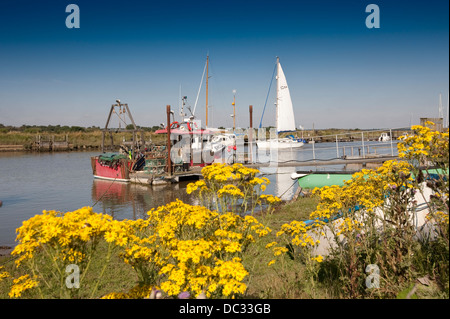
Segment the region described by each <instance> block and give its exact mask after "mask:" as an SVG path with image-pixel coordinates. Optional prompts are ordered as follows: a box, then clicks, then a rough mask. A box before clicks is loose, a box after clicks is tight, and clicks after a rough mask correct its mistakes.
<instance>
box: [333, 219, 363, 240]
mask: <svg viewBox="0 0 450 319" xmlns="http://www.w3.org/2000/svg"><path fill="white" fill-rule="evenodd" d="M336 227H337V230H338V232H337V236H340V235H346V236H347V237H348V236H349V234H351V233H353V232H356V233H357V232H359V231H360V230H361V223H360V222H359V221H357V220H355V219H352V218H350V217H346V218H344V219H342V220H339V221H338V222H337V226H336Z"/></svg>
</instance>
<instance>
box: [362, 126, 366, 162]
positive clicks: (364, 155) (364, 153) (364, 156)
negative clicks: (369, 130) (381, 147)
mask: <svg viewBox="0 0 450 319" xmlns="http://www.w3.org/2000/svg"><path fill="white" fill-rule="evenodd" d="M361 141H362V151H363V158H366V151H365V150H364V132H361Z"/></svg>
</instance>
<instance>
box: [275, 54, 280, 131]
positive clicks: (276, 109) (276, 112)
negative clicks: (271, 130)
mask: <svg viewBox="0 0 450 319" xmlns="http://www.w3.org/2000/svg"><path fill="white" fill-rule="evenodd" d="M279 70H280V58H279V57H277V97H276V99H275V126H276V128H277V134H278V93H279V92H278V90H279V85H278V78H279V74H278V73H279Z"/></svg>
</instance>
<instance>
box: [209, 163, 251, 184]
mask: <svg viewBox="0 0 450 319" xmlns="http://www.w3.org/2000/svg"><path fill="white" fill-rule="evenodd" d="M258 173H259V171H258V170H257V169H254V168H248V167H245V166H244V165H242V164H240V163H235V164H233V165H226V164H220V163H215V164H212V165H209V166H205V167H204V168H203V169H202V175H203V177H204V179H205V180H207V181H217V182H221V183H224V182H231V181H234V180H242V179H244V178H247V179H252V178H253V177H255V175H256V174H258Z"/></svg>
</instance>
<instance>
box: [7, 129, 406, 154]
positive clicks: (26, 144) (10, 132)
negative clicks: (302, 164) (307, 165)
mask: <svg viewBox="0 0 450 319" xmlns="http://www.w3.org/2000/svg"><path fill="white" fill-rule="evenodd" d="M0 128H1V127H0ZM402 133H404V132H403V131H398V132H394V133H393V134H394V137H398V136H399V135H400V134H402ZM339 134H345V135H340V136H339V139H354V140H359V139H360V138H361V130H359V129H353V130H348V129H333V128H331V129H322V130H314V131H312V130H305V131H303V132H302V131H297V133H296V135H297V136H299V137H301V136H303V137H304V138H305V139H311V138H313V137H315V140H316V142H334V141H335V138H336V135H339ZM379 134H380V133H379V132H371V133H366V134H365V139H377V138H378V136H379ZM285 135H286V134H285ZM39 136H41V138H42V139H43V140H51V139H53V140H54V141H68V143H69V144H70V146H71V148H72V149H75V150H76V149H86V148H100V147H101V144H102V131H101V130H100V129H98V128H96V129H86V128H79V129H78V130H70V129H66V130H63V129H59V130H46V129H45V128H42V129H40V130H38V131H36V130H31V129H23V130H19V129H18V128H15V129H12V128H11V129H6V128H2V129H0V145H22V146H23V149H24V150H31V148H32V145H33V143H34V142H35V141H37V139H38V137H39ZM318 136H321V137H320V138H317V137H318ZM269 137H270V135H269V133H267V138H269ZM131 139H132V134H131V133H129V132H117V133H114V134H113V140H114V145H120V144H122V142H123V141H124V140H125V141H130V140H131ZM144 139H145V141H146V142H152V143H154V144H156V145H164V144H165V142H166V138H165V135H164V134H155V133H154V130H153V131H152V130H150V129H146V130H144ZM110 143H111V140H110V137H109V135H106V137H105V144H106V145H110Z"/></svg>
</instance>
